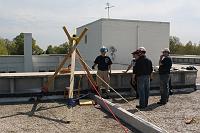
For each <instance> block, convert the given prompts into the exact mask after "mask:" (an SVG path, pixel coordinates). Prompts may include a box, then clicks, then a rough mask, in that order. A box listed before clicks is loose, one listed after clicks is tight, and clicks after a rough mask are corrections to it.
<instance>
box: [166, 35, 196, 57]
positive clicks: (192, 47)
mask: <svg viewBox="0 0 200 133" xmlns="http://www.w3.org/2000/svg"><path fill="white" fill-rule="evenodd" d="M169 49H170V51H171V53H172V54H178V55H200V42H199V44H196V43H192V42H191V41H188V42H187V43H186V44H183V43H182V42H181V41H180V39H179V38H178V37H176V36H170V38H169Z"/></svg>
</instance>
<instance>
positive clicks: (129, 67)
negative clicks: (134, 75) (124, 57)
mask: <svg viewBox="0 0 200 133" xmlns="http://www.w3.org/2000/svg"><path fill="white" fill-rule="evenodd" d="M132 66H133V64H130V65H129V66H128V68H127V69H126V71H123V72H124V73H127V72H128V71H129V70H130V69H131V67H132Z"/></svg>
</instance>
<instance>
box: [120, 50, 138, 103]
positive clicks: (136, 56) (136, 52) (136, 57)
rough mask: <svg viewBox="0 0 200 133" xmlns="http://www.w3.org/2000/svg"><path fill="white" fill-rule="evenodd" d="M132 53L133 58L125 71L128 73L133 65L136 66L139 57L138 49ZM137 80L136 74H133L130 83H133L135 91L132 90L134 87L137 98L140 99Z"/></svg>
mask: <svg viewBox="0 0 200 133" xmlns="http://www.w3.org/2000/svg"><path fill="white" fill-rule="evenodd" d="M131 54H132V55H133V59H132V60H131V63H130V65H129V66H128V68H127V70H126V71H123V72H124V73H127V72H128V71H129V70H130V69H131V67H132V68H134V66H135V63H136V60H137V59H138V58H139V56H138V54H139V52H138V51H134V52H132V53H131ZM133 71H134V69H133ZM133 78H135V79H134V80H133ZM135 81H136V76H135V77H133V75H132V77H131V80H130V84H131V87H132V89H131V92H133V91H132V90H133V89H134V91H135V95H136V99H138V98H139V94H138V91H137V83H136V82H135Z"/></svg>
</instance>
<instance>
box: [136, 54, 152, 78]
mask: <svg viewBox="0 0 200 133" xmlns="http://www.w3.org/2000/svg"><path fill="white" fill-rule="evenodd" d="M133 69H134V71H133V74H136V76H142V75H151V73H152V71H153V67H152V62H151V60H150V59H148V58H147V57H146V56H141V57H139V59H137V60H136V63H135V66H134V68H133Z"/></svg>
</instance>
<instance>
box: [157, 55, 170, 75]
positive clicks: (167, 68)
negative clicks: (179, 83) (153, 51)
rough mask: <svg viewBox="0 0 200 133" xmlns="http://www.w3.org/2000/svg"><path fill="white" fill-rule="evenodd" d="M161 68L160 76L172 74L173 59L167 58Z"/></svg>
mask: <svg viewBox="0 0 200 133" xmlns="http://www.w3.org/2000/svg"><path fill="white" fill-rule="evenodd" d="M161 64H162V65H160V66H159V74H170V69H171V67H172V59H171V57H169V56H168V57H165V58H164V59H163V60H162V61H161Z"/></svg>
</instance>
